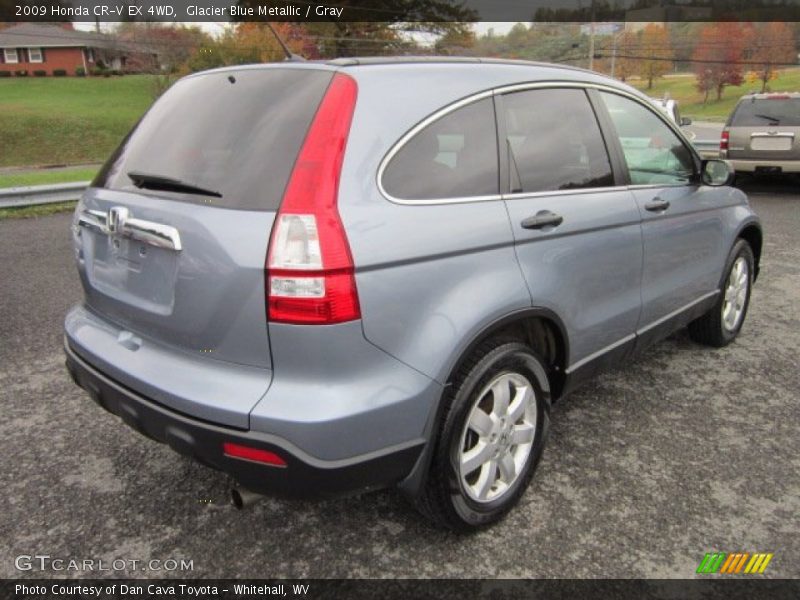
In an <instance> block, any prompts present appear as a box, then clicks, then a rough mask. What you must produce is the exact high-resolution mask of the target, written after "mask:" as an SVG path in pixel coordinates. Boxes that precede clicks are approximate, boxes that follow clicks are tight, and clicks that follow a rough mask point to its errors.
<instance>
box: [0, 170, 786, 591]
mask: <svg viewBox="0 0 800 600" xmlns="http://www.w3.org/2000/svg"><path fill="white" fill-rule="evenodd" d="M799 189H800V186H798V185H797V182H796V181H794V182H791V181H786V182H782V183H779V184H776V183H770V182H758V183H756V184H751V185H750V191H751V198H752V202H753V204H754V206H755V208H756V210H757V211H758V212H759V213H760V214H761V216H762V219H763V220H764V226H765V232H766V240H765V248H764V257H763V261H762V272H761V277H760V279H759V281H758V284H757V285H756V287H755V290H754V293H753V298H752V304H751V310H750V314H749V316H748V320H747V322H746V324H745V327H744V330H743V332H742V335H741V336H740V338H739V340H738V341H737V342H736V343H735V344H734V345H732V346H730V347H729V348H726V349H722V350H710V349H707V348H703V347H699V346H696V345H695V344H693V343H692V342H691V341H690V340H689V339H688V336H687V335H686V333H685V332H680V333H678V334H676V335H675V336H673V337H672V338H670V339H669V340H667V341H665V342H664V343H662V344H660V345H658V346H657V347H655V348H653V349H652V350H650V351H649V352H648V353H647V354H646V355H645V356H643V357H641V358H640V359H638V360H637V361H635V362H633V363H632V364H630V365H627V366H626V367H625V368H623V369H619V370H616V371H612V372H608V373H606V374H604V375H602V376H601V377H600V378H598V379H597V380H596V381H595V382H594V383H592V384H590V385H588V386H587V387H584V388H582V389H581V390H580V391H578V392H576V393H575V394H573V395H572V396H571V397H569V398H568V399H566V400H565V401H564V402H562V403H560V404H559V405H557V406H556V407H555V409H554V414H553V420H552V431H551V436H550V444H549V446H548V449H547V451H546V452H545V457H544V459H543V461H542V464H541V466H540V468H539V471H538V473H537V476H536V478H535V480H534V482H533V484H532V486H531V488H530V489H529V491H528V492H527V494H526V495H525V496H524V498H523V500H522V503H521V505H520V506H519V507H518V509H517V510H515V511H513V512H512V513H511V514H510V515H509V517H508V518H507V519H506V520H505V521H504V522H502V523H501V524H500V525H498V526H497V527H495V528H493V529H491V530H489V531H485V532H481V533H479V534H475V535H472V536H468V537H459V536H455V535H451V534H449V533H444V532H442V531H439V530H435V529H432V528H431V527H429V526H428V524H427V523H426V522H425V521H423V520H421V519H420V518H418V517H417V515H416V513H415V512H414V511H413V510H411V509H410V508H408V507H407V505H406V504H405V502H404V501H403V500H402V499H401V498H400V497H399V495H398V494H396V493H395V492H393V491H385V492H379V493H374V494H370V495H365V496H361V497H354V498H348V499H343V500H335V501H325V502H305V501H302V502H301V501H283V500H276V499H267V500H266V501H264V502H262V503H260V504H257V505H255V506H254V507H252V508H251V509H249V510H247V511H243V512H237V511H235V510H234V509H233V508H232V507H230V506H229V505H228V499H227V488H228V485H229V481H228V479H227V477H226V476H225V475H222V474H220V473H217V472H215V471H212V470H209V469H207V468H205V467H202V466H200V465H198V464H195V463H193V462H192V461H190V460H188V459H185V458H183V457H181V456H178V455H177V454H174V453H173V452H172V451H171V450H169V449H168V448H167V447H164V446H160V445H158V444H156V443H154V442H151V441H149V440H147V439H145V438H143V437H141V436H139V435H138V434H136V433H134V432H133V431H131V430H130V429H128V428H127V427H126V426H124V425H123V424H122V423H121V422H119V421H117V420H116V419H115V418H114V417H112V416H110V415H108V414H106V413H105V412H104V411H102V410H101V409H100V408H99V407H97V406H96V405H94V404H93V403H92V402H91V401H90V400H89V398H88V396H87V395H86V394H85V393H84V392H82V391H81V390H79V389H78V388H77V387H76V386H75V385H74V384H73V383H72V382H71V380H70V379H69V377H68V376H67V373H66V371H65V369H64V367H63V356H62V350H61V343H62V342H61V339H62V338H61V323H62V319H63V315H64V313H65V312H66V310H67V309H68V307H69V306H70V305H72V304H73V303H75V302H76V301H78V300H79V298H80V295H81V294H80V286H79V282H78V279H77V277H76V275H75V268H74V266H73V262H72V256H71V251H70V248H69V237H68V227H69V219H70V216H69V215H66V214H60V215H55V216H50V217H44V218H39V219H25V220H5V221H0V282H1V283H0V285H1V286H2V287H1V288H0V289H1V290H2V291H1V292H0V398H1V399H0V407H1V408H2V412H3V418H2V420H0V457H2V458H0V460H2V468H1V469H0V486H2V488H0V489H2V490H3V491H4V493H5V494H6V500H5V502H4V506H5V509H4V510H3V511H2V512H1V513H0V539H5V540H6V542H5V543H4V544H2V548H0V576H2V577H18V576H27V575H30V576H71V577H75V576H81V575H84V576H98V575H100V576H132V577H146V576H161V575H172V576H174V575H182V576H196V577H225V576H228V577H236V576H242V577H281V578H282V577H299V578H303V577H455V578H463V577H665V578H672V577H692V576H694V572H695V569H696V568H697V565H698V564H699V562H700V560H701V559H702V558H703V555H704V554H705V553H706V552H710V551H725V552H736V551H747V552H773V553H775V557H774V558H773V560H772V562H771V564H770V566H769V568H768V570H767V572H766V576H771V577H800V535H798V533H800V531H798V515H800V430H799V429H798V415H799V414H800V410H798V399H800V369H799V368H798V364H800V303H799V302H798V299H800V191H798V190H799ZM25 554H48V555H50V556H52V557H59V558H65V559H69V558H75V559H80V560H83V559H95V560H97V559H103V560H105V561H109V562H110V561H111V560H113V559H115V558H123V559H125V560H128V561H129V560H139V561H149V560H151V559H157V560H162V561H163V560H166V559H178V560H180V559H189V560H192V561H193V570H192V571H191V572H166V571H156V572H152V571H142V570H137V571H132V570H130V568H126V569H125V570H123V571H117V572H113V571H110V572H109V571H107V572H103V573H96V572H95V573H91V572H89V573H76V572H58V571H52V570H48V571H45V572H44V573H39V572H25V573H20V572H19V571H17V570H16V569H15V566H14V558H15V557H16V556H18V555H25ZM140 566H141V565H140Z"/></svg>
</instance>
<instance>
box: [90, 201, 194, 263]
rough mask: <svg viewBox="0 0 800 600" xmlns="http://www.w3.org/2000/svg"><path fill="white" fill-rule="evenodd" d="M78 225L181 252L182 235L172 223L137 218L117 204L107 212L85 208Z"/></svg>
mask: <svg viewBox="0 0 800 600" xmlns="http://www.w3.org/2000/svg"><path fill="white" fill-rule="evenodd" d="M78 225H80V226H81V227H86V228H88V229H92V230H94V231H97V232H99V233H104V234H106V235H114V234H116V235H122V236H125V237H129V238H131V239H134V240H137V241H140V242H144V243H145V244H150V245H151V246H156V247H158V248H165V249H167V250H174V251H176V252H180V251H181V250H183V245H182V244H181V235H180V233H179V232H178V230H177V229H175V228H174V227H172V226H171V225H163V224H162V223H156V222H154V221H145V220H144V219H135V218H133V216H132V215H131V213H130V211H129V210H128V209H126V208H122V207H118V206H115V207H113V208H112V209H110V210H109V211H108V212H107V213H105V212H103V211H101V210H84V211H83V212H81V214H80V215H78Z"/></svg>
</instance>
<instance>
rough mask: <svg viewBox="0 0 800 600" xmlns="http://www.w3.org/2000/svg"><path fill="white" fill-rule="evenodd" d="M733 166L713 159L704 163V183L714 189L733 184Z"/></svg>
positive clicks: (724, 161) (725, 161)
mask: <svg viewBox="0 0 800 600" xmlns="http://www.w3.org/2000/svg"><path fill="white" fill-rule="evenodd" d="M733 176H734V170H733V165H731V163H729V162H728V161H727V160H719V159H716V158H711V159H709V160H704V161H703V183H705V184H706V185H711V186H714V187H719V186H722V185H730V184H731V183H732V182H733Z"/></svg>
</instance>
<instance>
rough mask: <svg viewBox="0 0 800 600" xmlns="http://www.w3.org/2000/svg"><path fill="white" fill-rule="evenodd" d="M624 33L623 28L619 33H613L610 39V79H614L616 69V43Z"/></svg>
mask: <svg viewBox="0 0 800 600" xmlns="http://www.w3.org/2000/svg"><path fill="white" fill-rule="evenodd" d="M624 33H625V28H624V27H623V29H622V31H620V32H619V33H615V34H614V36H613V37H612V41H613V47H612V49H611V77H614V73H615V72H616V69H617V42H618V41H619V38H620V37H621V36H622V35H623V34H624Z"/></svg>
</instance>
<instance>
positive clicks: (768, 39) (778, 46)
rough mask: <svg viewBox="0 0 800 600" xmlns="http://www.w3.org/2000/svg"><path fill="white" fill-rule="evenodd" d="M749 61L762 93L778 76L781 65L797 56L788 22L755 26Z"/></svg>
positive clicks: (793, 60)
mask: <svg viewBox="0 0 800 600" xmlns="http://www.w3.org/2000/svg"><path fill="white" fill-rule="evenodd" d="M752 40H753V41H752V43H751V44H750V48H752V52H751V54H750V56H749V57H748V62H751V63H755V64H754V65H753V67H752V70H753V73H754V74H755V76H756V77H755V80H756V81H760V82H761V93H764V92H765V91H767V83H768V82H769V81H771V80H773V79H775V78H776V77H777V76H778V73H777V69H778V67H779V66H780V65H782V64H786V63H794V62H795V59H796V57H797V43H796V41H795V39H794V32H793V31H792V29H791V27H789V25H788V24H787V23H782V22H778V21H775V22H771V23H761V24H760V25H757V26H755V27H754V30H753V35H752Z"/></svg>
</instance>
